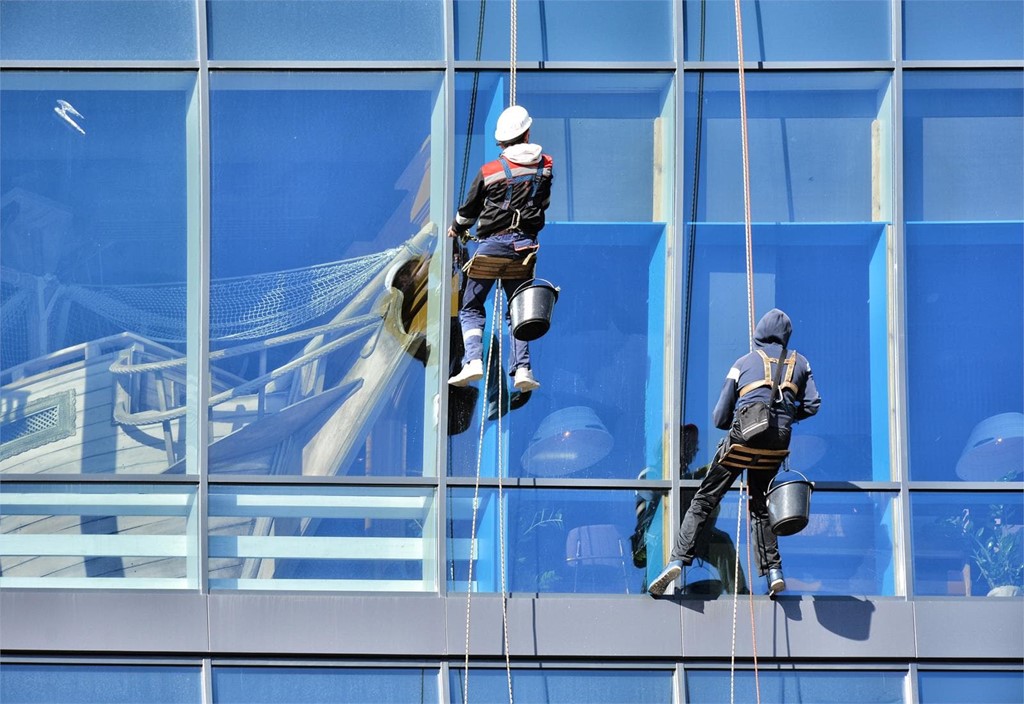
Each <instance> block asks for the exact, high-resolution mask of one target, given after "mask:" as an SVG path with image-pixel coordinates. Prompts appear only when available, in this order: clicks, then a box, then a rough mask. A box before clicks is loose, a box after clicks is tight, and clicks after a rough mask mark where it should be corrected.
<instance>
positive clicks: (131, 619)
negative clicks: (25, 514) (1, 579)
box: [0, 589, 210, 654]
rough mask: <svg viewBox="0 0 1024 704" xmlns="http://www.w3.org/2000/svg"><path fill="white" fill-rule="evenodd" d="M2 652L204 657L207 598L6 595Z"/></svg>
mask: <svg viewBox="0 0 1024 704" xmlns="http://www.w3.org/2000/svg"><path fill="white" fill-rule="evenodd" d="M0 624H3V630H2V636H0V649H2V650H3V651H4V652H5V653H8V654H9V653H11V652H12V651H33V650H35V651H46V652H49V653H78V652H86V651H92V652H124V653H202V652H206V651H207V650H209V647H210V642H209V639H208V638H207V630H206V597H205V596H203V595H201V594H198V593H195V592H191V593H187V594H175V593H171V592H138V593H136V592H81V591H77V592H76V591H66V592H65V591H22V590H10V589H8V590H4V591H3V592H0Z"/></svg>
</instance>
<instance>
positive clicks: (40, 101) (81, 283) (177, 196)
mask: <svg viewBox="0 0 1024 704" xmlns="http://www.w3.org/2000/svg"><path fill="white" fill-rule="evenodd" d="M40 4H49V3H40ZM5 5H6V3H5ZM4 31H5V35H6V32H7V29H6V27H5V29H4ZM193 87H194V76H193V75H192V74H189V73H147V74H132V73H99V72H97V73H91V72H89V73H82V72H78V73H63V72H61V73H49V72H48V73H30V72H5V73H4V77H3V90H2V97H0V132H2V134H3V142H2V145H0V194H2V195H0V208H2V210H0V213H2V219H0V238H2V248H0V250H2V259H0V262H2V265H3V268H2V273H0V300H2V304H3V311H4V315H3V322H2V334H0V340H2V342H0V367H2V369H3V371H2V377H0V383H2V388H0V399H2V423H3V435H4V437H3V444H2V445H0V471H7V472H47V471H60V472H115V471H117V472H132V473H140V472H162V471H165V470H166V469H167V468H168V466H169V465H172V464H175V463H177V462H178V461H179V460H181V459H182V458H183V456H184V447H185V439H186V438H185V428H184V424H183V420H184V415H185V408H184V406H185V396H186V390H185V389H186V373H185V357H184V351H185V337H186V331H185V314H184V311H185V299H186V280H187V276H186V252H187V233H188V228H189V225H190V222H194V221H195V219H194V218H193V219H190V218H189V214H190V210H189V209H190V205H191V207H196V206H197V203H198V200H197V199H195V197H196V191H195V189H194V188H193V190H192V191H191V192H190V190H189V185H190V179H192V177H193V176H194V175H195V174H197V173H198V163H197V162H196V161H195V159H194V155H195V151H190V145H191V146H194V145H195V144H197V137H196V129H197V126H198V120H197V117H198V113H197V111H196V109H195V105H196V104H195V102H194V101H193ZM186 135H190V136H188V137H187V136H186ZM190 154H191V155H192V156H191V157H190V156H189V155H190ZM194 182H195V179H192V184H193V186H194ZM148 362H161V365H159V367H158V368H148V369H147V368H145V367H141V366H139V365H141V364H143V363H148ZM154 411H158V412H159V411H165V412H166V415H165V416H163V420H164V421H166V422H164V423H160V422H156V423H154V422H152V421H151V420H150V419H149V416H148V415H147V414H149V413H152V412H154ZM179 468H180V467H179Z"/></svg>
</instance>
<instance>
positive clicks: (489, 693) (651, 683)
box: [448, 667, 673, 704]
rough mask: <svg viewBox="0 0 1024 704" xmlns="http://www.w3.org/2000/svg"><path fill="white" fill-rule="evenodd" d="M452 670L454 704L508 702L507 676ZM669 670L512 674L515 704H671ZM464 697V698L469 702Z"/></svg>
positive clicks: (488, 671) (499, 672)
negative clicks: (467, 686)
mask: <svg viewBox="0 0 1024 704" xmlns="http://www.w3.org/2000/svg"><path fill="white" fill-rule="evenodd" d="M465 675H466V671H465V670H464V669H458V670H457V669H455V668H452V669H451V670H449V674H448V682H449V685H448V686H449V689H450V690H451V701H452V704H463V703H464V702H470V701H474V702H476V701H480V702H500V701H505V700H507V699H508V676H507V674H506V672H505V670H503V669H501V670H496V669H484V668H479V667H478V668H472V667H471V668H470V671H469V691H468V692H467V691H466V681H465V680H466V677H465ZM672 677H673V673H672V671H671V670H661V671H657V670H655V671H650V670H646V671H644V670H609V669H594V670H548V669H545V670H513V671H512V691H513V693H514V696H515V700H516V701H521V702H531V704H619V703H621V702H630V704H663V702H670V701H672ZM467 694H468V696H467Z"/></svg>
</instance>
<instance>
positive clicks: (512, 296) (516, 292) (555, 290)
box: [508, 277, 562, 301]
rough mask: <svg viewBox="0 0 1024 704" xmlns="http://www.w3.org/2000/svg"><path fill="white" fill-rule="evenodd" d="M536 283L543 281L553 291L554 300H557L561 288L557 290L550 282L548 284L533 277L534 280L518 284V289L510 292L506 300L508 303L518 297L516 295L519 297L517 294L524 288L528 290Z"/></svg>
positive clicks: (544, 280) (545, 280)
mask: <svg viewBox="0 0 1024 704" xmlns="http://www.w3.org/2000/svg"><path fill="white" fill-rule="evenodd" d="M537 281H543V282H544V283H546V284H547V285H548V286H550V287H551V289H552V290H553V291H554V292H555V300H556V301H557V300H558V294H559V292H560V291H561V290H562V289H561V288H559V287H558V286H555V285H554V284H553V283H551V282H550V281H548V280H547V279H540V278H536V277H535V278H532V279H530V280H529V281H524V282H523V283H521V284H519V286H518V287H517V288H516V290H515V291H513V292H512V295H511V296H509V297H508V300H510V301H511V300H512V299H513V298H515V297H516V296H518V295H519V292H520V291H522V290H523V289H524V288H529V287H530V286H533V284H534V283H535V282H537Z"/></svg>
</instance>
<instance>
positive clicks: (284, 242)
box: [210, 73, 441, 475]
mask: <svg viewBox="0 0 1024 704" xmlns="http://www.w3.org/2000/svg"><path fill="white" fill-rule="evenodd" d="M440 82H441V76H440V75H439V74H436V73H390V74H387V75H384V74H380V73H347V74H333V75H327V74H320V73H316V74H314V73H266V74H257V73H226V74H221V73H215V74H214V75H213V76H212V77H211V107H210V111H211V115H210V125H211V126H210V130H211V149H212V175H211V179H212V184H211V190H212V205H211V221H212V240H211V248H210V249H211V251H210V258H211V276H212V279H213V281H212V283H211V292H210V331H211V332H210V334H211V338H212V343H211V348H212V350H213V353H212V354H211V361H212V364H211V373H212V375H213V384H214V388H213V394H214V397H213V403H212V411H211V420H212V423H213V425H212V428H211V432H212V444H211V447H210V467H211V471H213V472H219V471H243V472H255V473H274V474H280V473H285V474H317V475H335V474H378V475H379V474H388V475H396V474H401V475H407V474H415V475H420V474H422V473H423V471H424V470H423V466H424V465H423V463H424V459H423V458H424V454H425V453H426V452H425V450H424V432H425V431H424V423H423V416H424V409H425V407H426V405H427V402H426V400H425V397H424V394H425V388H426V387H425V378H426V377H425V360H426V359H427V355H428V353H429V349H428V348H427V347H426V345H425V340H424V334H425V332H426V307H427V306H426V297H427V291H428V290H436V289H430V287H428V286H427V277H428V270H429V266H430V265H429V262H430V253H431V252H432V251H433V248H434V246H435V243H436V241H437V237H436V234H437V229H438V226H437V223H435V222H432V221H431V220H430V218H431V206H430V202H431V201H430V197H429V194H430V185H431V169H430V164H431V162H432V160H431V153H432V149H431V118H432V113H433V110H434V107H435V100H436V97H437V92H438V89H439V87H440ZM433 163H440V159H434V160H433ZM432 395H433V394H431V396H432ZM426 432H431V431H429V430H428V431H426Z"/></svg>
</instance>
